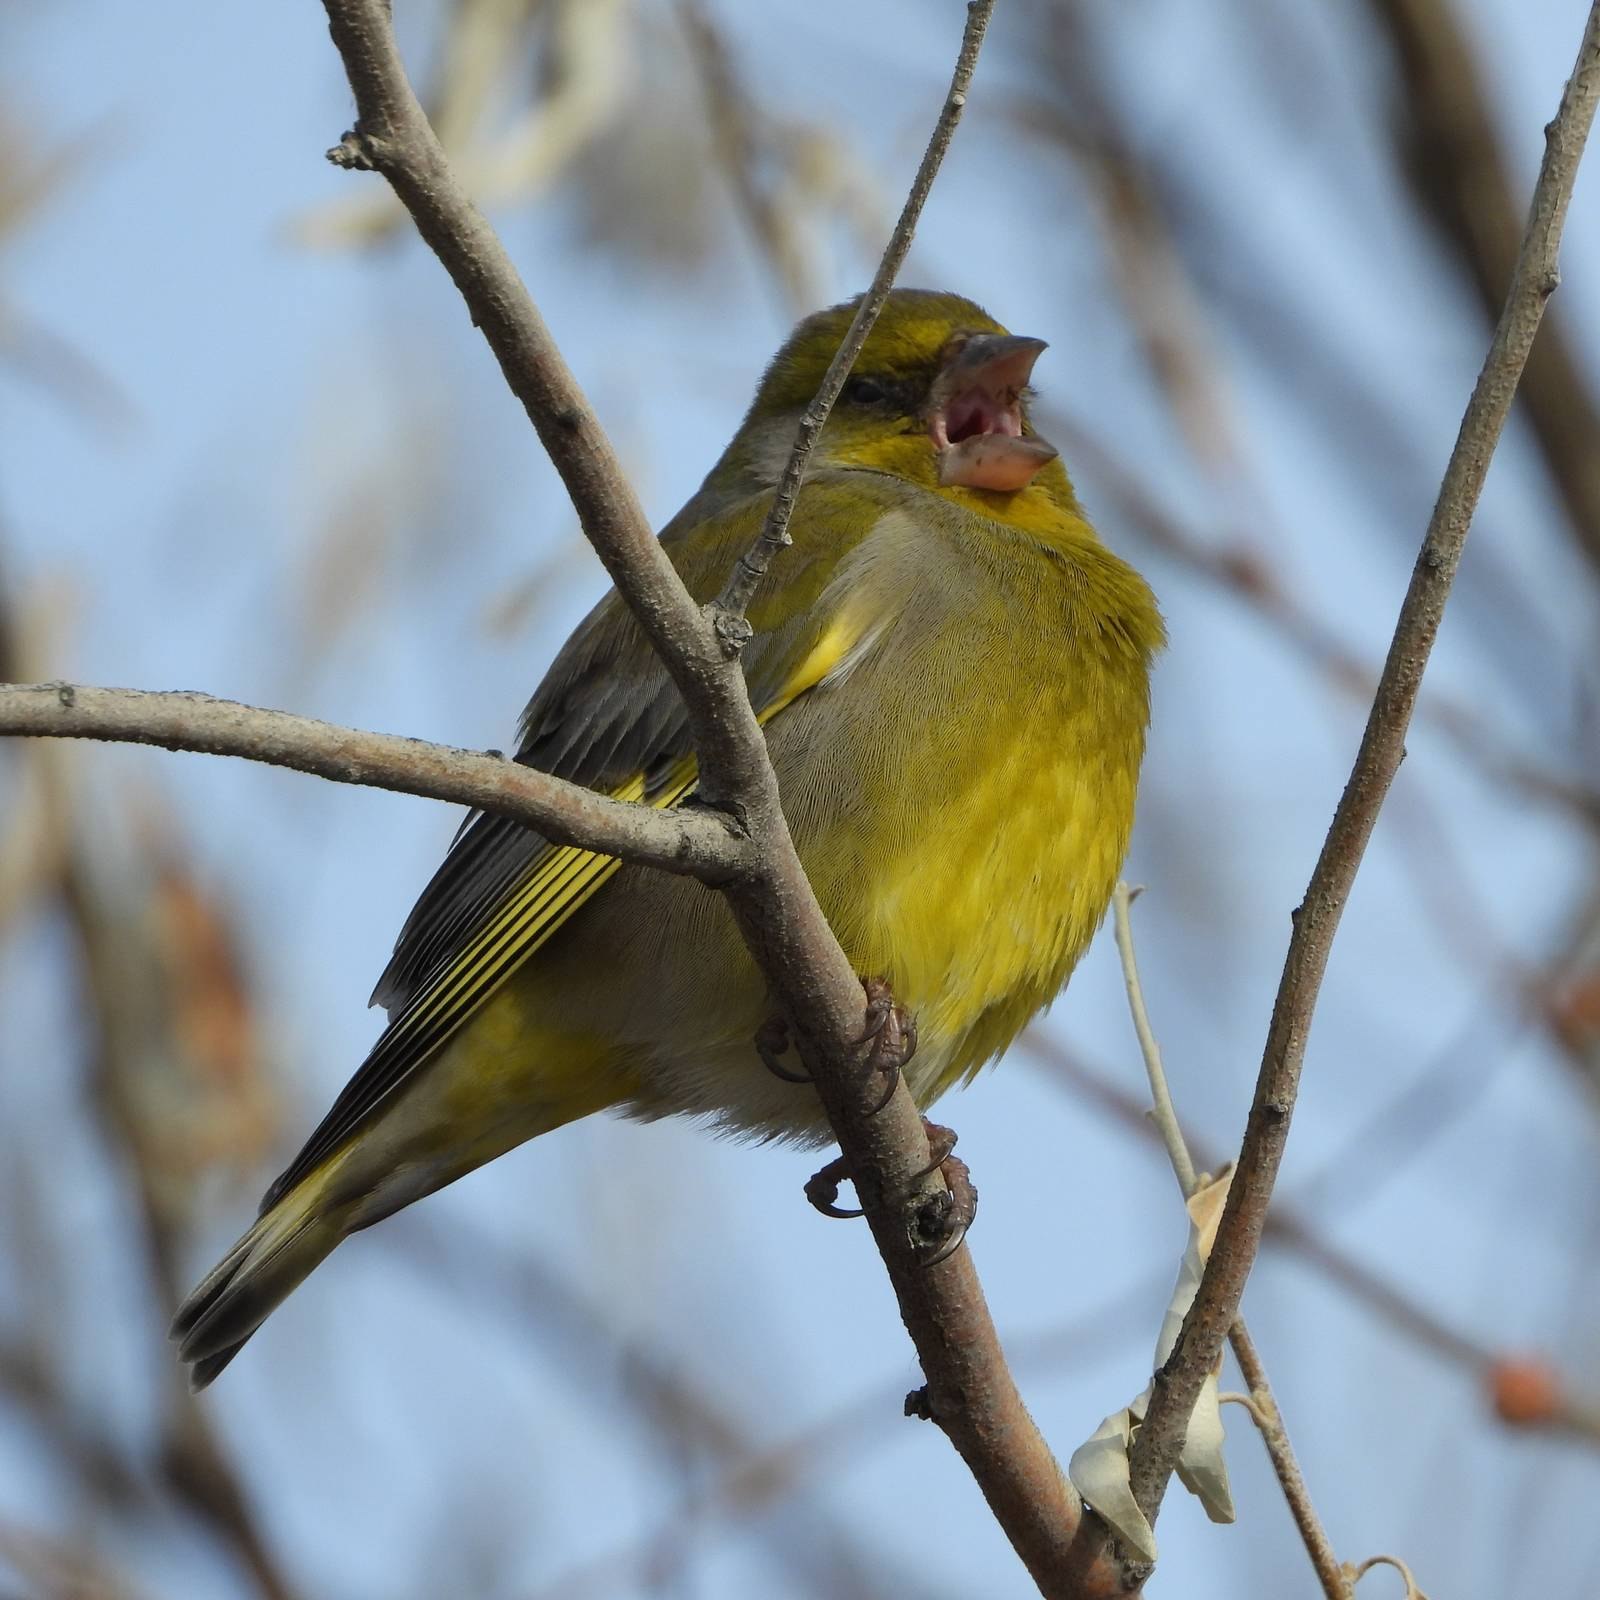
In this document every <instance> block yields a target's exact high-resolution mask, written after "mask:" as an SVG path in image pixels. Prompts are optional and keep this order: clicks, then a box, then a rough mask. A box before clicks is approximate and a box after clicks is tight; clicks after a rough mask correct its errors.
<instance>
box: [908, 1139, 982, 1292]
mask: <svg viewBox="0 0 1600 1600" xmlns="http://www.w3.org/2000/svg"><path fill="white" fill-rule="evenodd" d="M922 1127H923V1130H924V1132H926V1133H927V1135H928V1153H929V1155H930V1157H931V1158H932V1159H931V1160H930V1161H929V1162H928V1165H927V1167H926V1168H924V1170H923V1171H922V1172H921V1173H920V1174H918V1176H919V1177H926V1176H927V1175H928V1174H929V1173H930V1172H937V1173H939V1174H940V1176H941V1177H943V1179H944V1183H945V1186H944V1188H943V1189H941V1190H940V1191H939V1192H938V1193H937V1194H933V1195H930V1196H929V1197H928V1199H927V1200H926V1201H924V1202H923V1204H922V1207H921V1208H920V1209H919V1211H918V1212H917V1236H918V1240H919V1251H918V1253H919V1254H920V1255H921V1256H922V1265H923V1266H925V1267H936V1266H938V1265H939V1263H940V1262H941V1261H945V1260H948V1259H949V1258H950V1257H951V1256H953V1255H954V1254H955V1253H956V1251H957V1250H959V1249H960V1248H961V1241H962V1240H963V1239H965V1238H966V1236H967V1229H968V1228H970V1227H971V1226H972V1220H973V1218H974V1217H976V1216H977V1214H978V1191H977V1188H976V1186H975V1185H974V1184H973V1181H972V1172H971V1170H970V1169H969V1168H968V1166H967V1164H966V1162H965V1161H963V1160H962V1159H961V1158H960V1157H959V1156H958V1155H956V1154H955V1148H956V1136H955V1133H954V1131H953V1130H952V1129H950V1128H945V1127H941V1126H940V1125H939V1124H938V1123H937V1122H929V1121H928V1119H927V1118H926V1117H924V1118H923V1119H922Z"/></svg>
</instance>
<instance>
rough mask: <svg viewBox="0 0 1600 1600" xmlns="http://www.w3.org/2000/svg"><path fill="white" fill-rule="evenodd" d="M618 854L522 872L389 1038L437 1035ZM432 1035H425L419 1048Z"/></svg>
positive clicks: (813, 653)
mask: <svg viewBox="0 0 1600 1600" xmlns="http://www.w3.org/2000/svg"><path fill="white" fill-rule="evenodd" d="M854 642H855V636H854V630H851V629H848V628H845V627H840V626H837V625H836V626H835V627H833V628H831V629H829V631H828V632H827V633H826V634H825V635H824V636H823V637H822V639H820V640H819V641H818V642H817V644H816V646H815V647H814V648H813V649H811V650H810V651H808V652H807V654H806V656H805V658H804V659H803V660H802V661H801V663H800V665H799V667H798V668H797V670H796V671H795V672H794V674H793V675H792V676H791V677H790V679H789V681H788V683H786V684H785V685H784V687H783V689H782V691H781V692H780V693H779V694H778V695H777V696H776V697H775V698H774V700H773V701H772V703H771V704H770V705H768V706H766V707H765V708H764V709H763V710H762V711H761V712H760V713H758V716H757V720H758V721H759V722H760V723H762V724H763V725H765V724H766V723H767V722H769V721H770V720H771V719H772V718H773V717H775V716H777V714H778V713H779V712H780V711H782V710H783V709H784V708H785V707H786V706H788V705H791V704H792V703H793V702H794V701H795V700H796V699H797V698H798V697H799V696H800V695H802V694H804V693H805V691H806V690H807V689H809V688H812V687H813V686H814V685H815V684H817V683H818V682H820V681H821V679H823V678H824V677H826V676H827V674H828V673H829V672H830V671H831V670H832V669H833V667H835V666H836V665H837V664H838V662H839V661H840V660H841V659H842V658H843V657H844V656H845V655H846V654H847V653H848V652H849V650H850V648H851V646H852V645H853V644H854ZM698 781H699V766H698V764H697V762H696V760H695V758H694V757H693V756H692V755H689V756H685V757H684V758H683V759H682V760H681V761H680V762H678V764H677V765H676V766H675V767H674V768H673V769H672V772H671V774H670V775H669V777H668V779H667V781H666V783H665V784H663V785H662V786H661V788H660V789H658V790H657V792H656V793H655V794H653V795H651V796H650V797H649V800H648V801H647V802H646V803H647V804H649V805H651V806H654V807H656V808H657V809H658V810H666V809H668V808H669V807H672V806H675V805H677V804H678V803H679V802H680V801H681V800H683V798H684V797H685V796H686V795H688V794H689V793H690V792H691V791H692V790H693V789H694V787H695V785H696V783H698ZM611 797H612V798H613V799H616V800H625V801H633V802H639V801H643V800H644V799H645V778H644V774H643V773H635V774H634V775H633V776H632V777H631V778H629V779H628V780H627V782H626V783H623V784H619V785H618V786H617V787H616V788H615V789H613V790H612V791H611ZM621 865H622V863H621V861H619V860H618V859H617V858H616V857H615V856H607V855H600V854H598V853H596V852H595V851H592V850H583V849H580V848H579V847H578V846H576V845H563V846H560V847H559V848H557V849H555V850H553V851H551V852H550V853H549V854H548V855H547V856H545V857H543V858H542V859H541V860H540V861H539V862H538V863H537V864H536V865H535V866H534V867H533V868H532V870H531V871H530V872H529V874H528V876H527V878H526V879H525V880H524V881H523V882H522V883H520V884H518V885H516V886H515V887H514V888H513V889H512V890H511V892H510V895H509V897H508V898H507V900H506V903H505V905H504V906H503V907H502V908H501V909H500V911H499V912H498V914H497V915H496V916H495V918H494V920H493V921H492V922H491V923H489V924H488V926H487V927H485V928H483V929H482V930H481V931H480V932H479V933H478V934H477V936H476V937H475V938H474V939H473V940H472V941H471V943H469V944H468V945H466V946H465V948H463V949H462V951H461V953H460V954H459V955H458V956H457V958H456V959H455V960H454V961H453V962H452V963H451V965H450V967H449V968H448V970H447V971H445V972H444V973H442V974H441V975H440V978H439V980H438V981H437V982H436V983H434V984H431V985H429V987H428V988H426V989H424V990H423V991H422V992H421V993H420V994H419V995H417V997H416V999H415V1000H414V1001H413V1002H412V1004H411V1005H409V1006H407V1008H406V1009H405V1011H404V1012H403V1013H402V1014H401V1015H400V1016H399V1017H397V1018H396V1019H395V1021H394V1024H393V1026H392V1028H391V1030H390V1031H391V1040H390V1041H388V1042H392V1043H394V1044H399V1043H400V1042H401V1040H402V1039H405V1038H410V1037H414V1036H415V1035H417V1034H427V1033H430V1032H435V1031H437V1032H438V1034H439V1036H440V1038H441V1039H442V1038H443V1037H444V1036H445V1035H447V1034H448V1033H449V1032H451V1031H453V1030H454V1029H455V1028H456V1027H459V1026H460V1024H461V1023H462V1022H463V1021H464V1020H465V1019H466V1018H467V1016H469V1015H470V1014H471V1013H472V1012H473V1011H474V1010H476V1009H477V1007H478V1006H479V1005H481V1004H482V1003H483V1001H484V1000H486V999H487V998H488V997H489V995H490V994H491V993H492V992H493V991H494V989H496V988H497V987H498V986H499V985H500V984H501V983H502V982H503V981H504V980H505V979H506V978H507V977H508V976H509V975H510V973H511V971H512V970H513V969H514V968H515V967H517V966H520V965H521V963H522V962H524V961H526V960H527V959H528V957H529V956H531V955H532V954H533V953H534V952H535V951H536V950H538V949H539V947H540V946H541V945H543V944H544V943H545V942H546V941H547V940H548V939H549V938H550V937H551V936H552V935H553V934H554V933H556V932H557V930H559V929H560V928H561V927H562V926H563V924H565V922H566V921H567V919H568V918H569V917H571V916H572V915H573V913H574V912H576V911H577V910H578V908H579V907H580V906H582V905H583V904H584V903H585V902H587V901H588V900H589V899H590V898H591V897H592V896H593V895H594V894H595V892H596V891H597V890H598V889H600V888H601V886H602V885H603V884H605V883H606V881H607V880H608V879H609V878H610V877H611V876H612V874H613V873H615V872H616V871H617V869H618V868H619V867H621ZM428 1042H430V1041H426V1040H425V1041H423V1044H424V1047H426V1044H427V1043H428Z"/></svg>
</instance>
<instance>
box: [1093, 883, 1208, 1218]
mask: <svg viewBox="0 0 1600 1600" xmlns="http://www.w3.org/2000/svg"><path fill="white" fill-rule="evenodd" d="M1135 892H1136V891H1133V890H1130V889H1129V888H1128V886H1127V884H1125V883H1119V884H1118V885H1117V886H1116V888H1115V889H1114V890H1112V892H1111V915H1112V923H1113V926H1114V928H1115V930H1116V937H1117V956H1118V958H1119V959H1120V960H1121V962H1122V983H1123V987H1124V988H1125V989H1126V990H1127V991H1128V1010H1129V1011H1130V1012H1131V1013H1132V1014H1133V1031H1134V1033H1135V1034H1137V1035H1138V1039H1139V1053H1140V1055H1142V1056H1143V1057H1144V1069H1145V1076H1146V1077H1147V1078H1148V1079H1149V1080H1150V1099H1151V1101H1152V1105H1151V1111H1150V1120H1151V1121H1152V1122H1154V1123H1155V1126H1156V1132H1157V1133H1159V1134H1160V1135H1161V1142H1162V1143H1163V1144H1164V1145H1165V1146H1166V1147H1167V1159H1168V1160H1169V1161H1170V1162H1171V1163H1172V1170H1173V1172H1174V1173H1175V1174H1176V1176H1177V1179H1178V1187H1179V1188H1180V1189H1182V1190H1183V1197H1184V1199H1185V1200H1187V1199H1188V1198H1189V1196H1190V1195H1192V1194H1193V1193H1194V1191H1195V1170H1194V1162H1193V1161H1192V1160H1191V1159H1190V1157H1189V1145H1188V1142H1187V1141H1186V1140H1185V1139H1184V1137H1183V1129H1182V1128H1181V1127H1180V1126H1179V1125H1178V1113H1177V1112H1176V1111H1175V1110H1174V1109H1173V1105H1172V1093H1171V1090H1169V1089H1168V1087H1167V1072H1166V1068H1165V1067H1164V1066H1163V1065H1162V1061H1161V1045H1160V1042H1159V1041H1158V1040H1157V1039H1156V1033H1155V1029H1154V1028H1152V1027H1151V1026H1150V1013H1149V1011H1148V1010H1146V1008H1145V1003H1144V985H1143V984H1141V983H1140V981H1139V961H1138V957H1137V956H1136V955H1135V953H1134V948H1133V919H1132V917H1131V916H1130V915H1129V907H1130V906H1131V905H1132V904H1133V896H1134V893H1135Z"/></svg>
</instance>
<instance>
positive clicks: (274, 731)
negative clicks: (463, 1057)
mask: <svg viewBox="0 0 1600 1600" xmlns="http://www.w3.org/2000/svg"><path fill="white" fill-rule="evenodd" d="M0 734H21V735H40V736H50V737H54V738H63V739H100V740H105V741H108V742H112V743H120V744H149V745H157V746H159V747H160V748H161V749H163V750H189V751H193V752H196V753H197V754H200V755H213V756H242V757H243V758H244V759H245V760H247V761H262V762H265V763H267V764H268V765H269V766H274V767H289V768H292V769H293V770H294V771H296V772H309V773H310V774H312V775H313V776H314V777H318V778H328V779H330V780H332V781H333V782H335V783H355V784H361V785H364V786H366V787H368V788H375V789H387V790H390V791H391V792H393V793H396V794H415V795H421V796H422V797H423V798H425V799H429V800H447V801H451V802H454V803H455V804H458V805H464V806H471V807H473V808H475V809H476V810H479V811H492V812H494V813H495V814H496V815H498V816H503V817H510V818H511V820H512V821H513V822H521V823H525V824H526V825H527V826H528V827H530V828H535V829H537V830H538V831H539V832H540V833H542V834H543V835H544V836H545V837H546V838H547V839H552V840H554V841H555V842H556V843H557V844H575V845H581V846H582V847H583V848H585V849H588V850H599V851H602V852H603V853H604V854H606V855H614V856H623V857H625V858H626V859H627V860H629V861H637V862H640V863H641V864H643V865H645V866H651V867H659V868H660V869H662V870H663V871H665V872H676V873H682V874H686V875H688V876H691V877H695V878H699V879H700V880H701V881H702V882H703V883H709V884H713V885H714V884H719V883H725V882H727V880H728V879H729V878H731V877H733V876H734V875H735V874H737V873H738V872H739V871H740V870H741V869H742V868H743V865H744V862H745V859H746V856H747V853H748V849H749V842H748V840H746V839H744V838H743V837H742V836H741V835H740V834H739V832H738V830H737V829H735V828H733V827H730V826H729V824H728V821H727V818H726V817H724V816H722V815H721V814H720V813H718V812H713V811H704V810H694V811H682V810H679V811H658V810H657V809H656V808H655V807H653V806H648V805H635V804H633V803H631V802H629V801H624V800H613V799H611V798H610V797H609V796H607V795H603V794H596V793H595V792H594V790H592V789H585V788H583V787H582V786H581V785H579V784H576V783H567V782H565V781H563V780H562V779H560V778H552V777H551V776H550V775H549V774H548V773H544V772H536V771H534V769H533V768H532V767H525V766H523V765H522V764H521V763H520V762H516V761H508V760H506V759H505V758H504V757H503V756H499V755H489V754H486V753H485V752H483V751H480V750H458V749H455V748H453V747H452V746H450V745H442V744H429V743H427V742H426V741H425V740H422V739H405V738H401V737H400V736H398V735H396V734H392V733H364V732H360V731H358V730H357V729H355V728H342V727H339V726H338V725H337V724H335V723H331V722H319V721H317V720H316V719H315V718H314V717H302V716H297V715H295V714H294V713H293V712H290V711H268V710H265V709H263V708H262V707H260V706H247V705H241V704H239V702H238V701H236V700H218V699H215V698H214V697H213V696H211V695H208V694H197V693H195V692H193V691H191V690H186V689H180V690H172V691H169V692H165V693H160V692H153V691H150V690H145V689H93V688H88V687H85V686H81V685H77V684H70V683H22V684H0Z"/></svg>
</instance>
